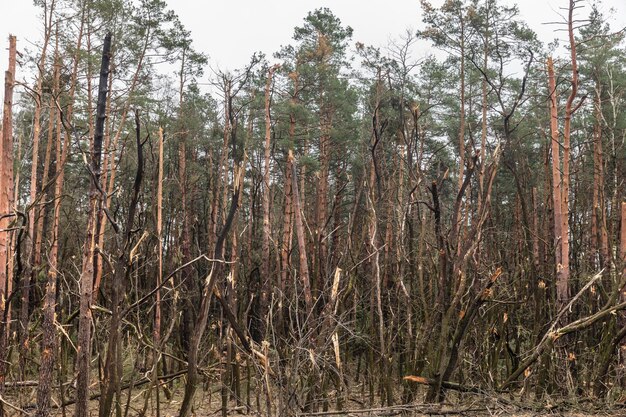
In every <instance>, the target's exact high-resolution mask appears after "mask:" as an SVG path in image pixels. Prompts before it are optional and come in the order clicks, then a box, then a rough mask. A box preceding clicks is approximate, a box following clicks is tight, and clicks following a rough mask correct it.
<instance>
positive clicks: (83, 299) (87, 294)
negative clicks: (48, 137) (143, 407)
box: [75, 33, 111, 417]
mask: <svg viewBox="0 0 626 417" xmlns="http://www.w3.org/2000/svg"><path fill="white" fill-rule="evenodd" d="M110 56H111V34H110V33H108V34H107V35H106V36H105V38H104V44H103V47H102V62H101V66H100V84H99V88H98V101H97V106H96V117H97V118H96V126H95V131H94V137H93V152H92V155H91V167H90V168H89V175H90V177H91V186H90V189H89V211H88V217H87V236H86V238H85V244H84V247H83V266H82V271H81V276H80V313H79V321H78V345H77V348H78V353H77V360H76V368H77V371H78V377H77V381H76V384H77V386H76V411H75V416H76V417H87V416H88V415H89V410H88V402H89V373H90V372H89V368H90V364H91V325H92V323H91V301H92V288H93V279H94V264H93V259H94V254H95V249H96V247H95V246H96V237H97V233H96V227H97V220H98V206H99V200H100V194H101V189H102V188H101V187H102V185H101V184H100V176H101V174H102V172H101V167H100V160H101V157H102V139H103V135H104V121H105V119H106V100H107V93H108V91H107V80H108V77H109V61H110Z"/></svg>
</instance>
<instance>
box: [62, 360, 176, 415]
mask: <svg viewBox="0 0 626 417" xmlns="http://www.w3.org/2000/svg"><path fill="white" fill-rule="evenodd" d="M185 374H187V369H183V370H181V371H178V372H174V373H173V374H169V375H161V376H159V377H157V380H159V381H170V380H172V379H177V378H180V377H181V376H183V375H185ZM151 381H152V379H150V378H148V377H144V378H142V379H140V380H139V381H134V382H128V383H126V384H125V385H122V387H121V388H120V389H121V390H122V391H124V390H127V389H129V388H131V387H133V388H136V387H140V386H142V385H145V384H147V383H149V382H151ZM101 394H102V393H97V394H93V395H92V396H91V397H89V399H90V400H97V399H98V398H100V395H101ZM75 403H76V400H75V399H74V400H68V401H66V402H64V403H63V404H62V405H60V406H59V405H57V406H56V407H54V408H59V407H67V406H68V405H72V404H75Z"/></svg>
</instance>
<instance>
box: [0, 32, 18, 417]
mask: <svg viewBox="0 0 626 417" xmlns="http://www.w3.org/2000/svg"><path fill="white" fill-rule="evenodd" d="M15 56H16V39H15V36H13V35H10V36H9V69H8V70H7V71H6V72H5V73H4V104H3V111H2V137H0V216H1V217H0V396H2V395H3V394H4V382H5V377H6V370H7V362H6V361H5V359H6V354H7V351H6V349H7V331H6V330H7V328H8V323H7V321H6V320H7V311H8V309H9V307H8V306H7V304H6V302H7V293H6V291H7V286H8V281H9V280H11V279H13V278H12V277H10V276H8V273H7V267H8V261H9V257H10V256H12V254H11V233H10V232H9V231H8V230H7V229H8V228H9V224H10V223H11V218H12V213H11V212H12V210H13V87H14V85H15V63H16V57H15ZM2 416H4V408H3V404H0V417H2Z"/></svg>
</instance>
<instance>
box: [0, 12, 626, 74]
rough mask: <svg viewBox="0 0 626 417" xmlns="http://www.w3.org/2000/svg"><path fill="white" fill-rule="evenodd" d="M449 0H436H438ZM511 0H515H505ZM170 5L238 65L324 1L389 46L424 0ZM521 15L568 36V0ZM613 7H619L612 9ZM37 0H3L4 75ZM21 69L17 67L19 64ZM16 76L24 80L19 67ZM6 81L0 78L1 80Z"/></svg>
mask: <svg viewBox="0 0 626 417" xmlns="http://www.w3.org/2000/svg"><path fill="white" fill-rule="evenodd" d="M442 1H443V0H432V3H433V4H435V5H438V4H441V3H442ZM501 1H503V2H504V3H506V4H512V3H513V1H512V0H501ZM590 1H591V0H582V1H581V5H585V8H583V9H581V10H579V11H578V17H579V18H581V19H582V18H585V17H587V15H588V13H589V10H590V7H589V4H590V3H589V2H590ZM167 2H168V4H169V6H170V8H172V9H174V11H175V12H176V13H177V14H178V15H179V16H180V18H181V20H182V22H183V24H184V25H185V26H186V28H187V29H188V30H191V36H192V38H193V40H194V44H195V47H196V49H197V50H198V51H200V52H204V53H206V54H207V55H208V56H209V57H210V60H209V63H210V65H211V66H212V67H219V68H221V69H224V70H227V69H235V68H239V67H241V66H243V65H245V64H246V63H247V62H248V61H249V58H250V56H251V55H252V53H253V52H255V51H262V52H264V53H266V55H267V56H268V58H269V59H270V61H271V59H272V54H273V53H274V52H275V51H277V50H278V49H279V47H280V46H281V45H286V44H289V43H290V42H291V37H292V35H293V28H294V27H295V26H300V25H301V24H302V19H303V18H304V17H305V16H306V14H307V12H309V11H311V10H314V9H315V8H318V7H323V6H325V7H329V8H330V9H331V10H332V11H333V13H335V15H337V16H338V17H339V18H340V19H341V21H342V22H343V24H344V25H349V26H351V27H352V28H353V29H354V36H353V40H354V41H360V42H363V43H365V44H366V45H373V46H381V47H382V46H385V45H387V43H388V42H389V40H390V39H391V38H397V37H398V36H399V35H401V34H402V33H404V32H405V29H407V28H413V29H417V28H419V27H420V26H421V9H420V6H419V0H386V1H381V0H167ZM517 3H518V5H519V8H520V12H521V17H522V18H523V19H524V20H525V21H526V22H527V23H528V24H529V26H530V27H531V28H532V29H533V30H535V32H537V34H538V35H539V37H540V39H541V40H543V41H544V42H545V43H548V42H550V41H552V40H553V39H554V38H556V37H558V38H560V39H562V40H563V41H565V36H566V34H565V33H564V32H557V33H554V32H553V30H554V29H555V26H554V25H545V24H544V23H546V22H550V21H557V20H560V19H561V18H560V17H559V15H558V13H559V12H560V13H561V14H564V11H563V10H559V8H564V7H567V5H568V0H518V1H517ZM610 8H614V9H615V11H614V12H613V13H610V12H609V9H610ZM602 11H603V12H604V14H605V16H611V17H612V19H613V20H612V21H610V23H611V27H612V29H613V30H618V29H621V28H623V27H626V0H604V1H603V5H602ZM38 13H39V12H38V10H37V9H36V8H35V7H34V6H33V4H32V0H0V74H3V73H4V70H5V69H6V66H7V63H8V62H7V60H8V58H7V51H6V49H7V47H8V41H7V37H8V34H9V33H12V34H14V35H16V36H17V42H18V50H23V49H24V48H25V47H28V48H29V49H32V42H33V41H39V40H40V37H41V33H42V31H41V29H40V27H41V20H40V19H39V17H38ZM427 50H428V48H427V45H425V44H424V43H422V42H418V43H417V45H416V56H420V55H424V54H425V53H426V52H427ZM18 71H19V70H18ZM18 79H23V77H20V75H19V74H18ZM1 84H2V83H0V85H1Z"/></svg>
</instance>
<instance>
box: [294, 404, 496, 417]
mask: <svg viewBox="0 0 626 417" xmlns="http://www.w3.org/2000/svg"><path fill="white" fill-rule="evenodd" d="M405 411H411V412H414V413H415V412H418V413H420V414H428V415H434V416H445V415H450V414H463V413H469V412H477V411H481V412H484V411H486V409H485V408H456V409H452V408H450V409H445V410H444V409H442V408H441V407H434V406H432V405H424V404H416V405H410V404H405V405H392V406H390V407H379V408H362V409H353V410H335V411H319V412H315V413H300V414H297V416H298V417H304V416H333V415H350V414H365V413H376V415H382V413H387V415H389V413H394V414H399V413H402V412H405Z"/></svg>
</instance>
